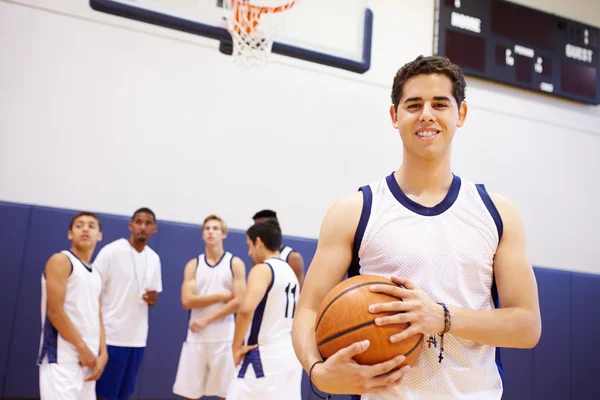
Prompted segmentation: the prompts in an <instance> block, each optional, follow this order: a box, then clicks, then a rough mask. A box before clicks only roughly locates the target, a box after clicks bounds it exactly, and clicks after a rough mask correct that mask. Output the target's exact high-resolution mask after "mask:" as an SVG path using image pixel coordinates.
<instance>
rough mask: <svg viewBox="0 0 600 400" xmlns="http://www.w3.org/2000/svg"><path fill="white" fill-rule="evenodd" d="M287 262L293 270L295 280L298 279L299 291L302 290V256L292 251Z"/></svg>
mask: <svg viewBox="0 0 600 400" xmlns="http://www.w3.org/2000/svg"><path fill="white" fill-rule="evenodd" d="M287 262H288V264H290V267H292V269H293V270H294V273H295V274H296V278H298V283H299V284H300V289H302V284H303V283H304V259H303V258H302V254H300V253H298V252H297V251H292V252H291V253H290V255H289V257H288V261H287Z"/></svg>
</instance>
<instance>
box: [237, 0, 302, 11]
mask: <svg viewBox="0 0 600 400" xmlns="http://www.w3.org/2000/svg"><path fill="white" fill-rule="evenodd" d="M229 1H230V2H231V3H232V7H233V9H234V10H235V9H237V8H238V7H240V8H246V9H248V12H255V13H259V14H275V13H280V12H283V11H286V10H289V9H290V8H292V7H294V6H295V5H296V3H297V2H298V1H299V0H291V1H290V2H288V3H286V4H282V5H280V6H257V5H254V4H250V3H249V2H248V1H247V0H229Z"/></svg>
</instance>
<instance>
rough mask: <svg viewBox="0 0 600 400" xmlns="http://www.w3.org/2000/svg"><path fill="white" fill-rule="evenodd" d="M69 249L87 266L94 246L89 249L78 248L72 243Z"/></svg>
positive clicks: (90, 260)
mask: <svg viewBox="0 0 600 400" xmlns="http://www.w3.org/2000/svg"><path fill="white" fill-rule="evenodd" d="M69 251H70V252H71V253H73V254H74V255H75V257H77V258H79V259H80V260H81V262H82V263H84V264H85V265H87V266H88V267H89V266H90V263H91V262H92V254H94V247H90V248H89V249H80V248H78V247H76V246H75V245H74V244H73V245H72V246H71V248H70V249H69Z"/></svg>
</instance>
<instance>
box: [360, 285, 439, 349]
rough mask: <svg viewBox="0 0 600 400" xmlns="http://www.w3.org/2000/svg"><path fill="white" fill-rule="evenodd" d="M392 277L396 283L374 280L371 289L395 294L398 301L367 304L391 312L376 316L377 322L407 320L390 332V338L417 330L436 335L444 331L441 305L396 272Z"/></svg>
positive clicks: (394, 339)
mask: <svg viewBox="0 0 600 400" xmlns="http://www.w3.org/2000/svg"><path fill="white" fill-rule="evenodd" d="M391 279H392V282H394V283H395V284H396V285H395V286H394V285H377V284H374V285H372V286H371V288H370V289H371V291H372V292H374V293H382V294H387V295H389V296H394V297H396V298H398V301H390V302H386V303H378V304H371V306H369V312H371V313H373V314H379V313H392V314H390V315H388V316H383V317H377V318H375V324H377V325H378V326H385V325H391V324H406V323H408V324H410V326H409V327H408V328H407V329H405V330H403V331H402V332H399V333H396V334H394V335H391V336H390V342H391V343H397V342H401V341H403V340H404V339H406V338H408V337H410V336H412V335H414V334H417V333H423V334H426V335H435V334H438V333H440V332H443V331H444V308H443V307H442V306H441V305H439V304H438V303H436V302H435V301H434V300H433V299H432V298H431V297H430V296H429V295H428V294H427V293H425V292H424V291H423V290H421V289H420V288H419V287H418V286H417V285H415V284H414V283H413V282H411V281H409V280H408V279H406V278H399V277H395V276H394V277H392V278H391Z"/></svg>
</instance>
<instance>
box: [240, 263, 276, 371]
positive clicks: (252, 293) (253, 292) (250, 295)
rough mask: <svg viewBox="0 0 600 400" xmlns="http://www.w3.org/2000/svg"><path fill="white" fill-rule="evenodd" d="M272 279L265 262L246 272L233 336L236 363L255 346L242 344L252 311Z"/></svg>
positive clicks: (252, 314)
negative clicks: (245, 282)
mask: <svg viewBox="0 0 600 400" xmlns="http://www.w3.org/2000/svg"><path fill="white" fill-rule="evenodd" d="M272 280H273V273H272V272H271V268H270V267H269V266H268V265H267V264H258V265H255V266H254V267H252V269H251V270H250V273H249V274H248V287H247V290H246V293H245V295H244V298H243V300H242V302H241V304H240V308H239V310H238V313H237V316H236V319H235V334H234V336H233V345H232V347H233V358H234V361H235V365H238V364H239V363H240V362H241V360H242V358H243V356H244V355H245V354H246V353H247V352H248V351H250V350H252V349H253V348H255V347H256V345H254V346H244V337H245V336H246V332H248V327H249V326H250V322H251V321H252V317H253V316H254V311H255V310H256V307H258V304H259V303H260V301H261V300H262V298H263V297H264V296H265V293H267V288H268V287H269V285H270V284H271V281H272Z"/></svg>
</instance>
